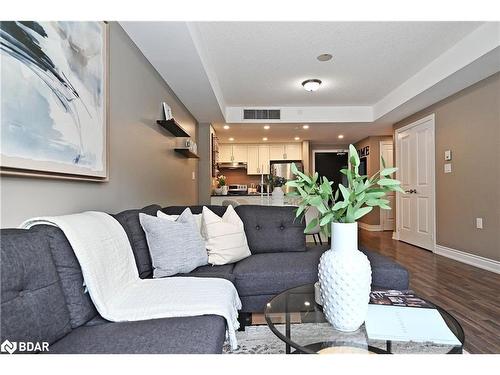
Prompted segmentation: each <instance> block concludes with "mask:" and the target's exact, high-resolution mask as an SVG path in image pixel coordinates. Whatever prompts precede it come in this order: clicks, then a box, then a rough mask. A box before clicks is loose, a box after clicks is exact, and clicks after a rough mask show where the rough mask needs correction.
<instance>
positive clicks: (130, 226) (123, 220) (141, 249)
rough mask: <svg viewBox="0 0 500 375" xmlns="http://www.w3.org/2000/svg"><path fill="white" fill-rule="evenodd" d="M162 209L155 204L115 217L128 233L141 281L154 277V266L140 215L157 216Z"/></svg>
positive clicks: (121, 213) (124, 212)
mask: <svg viewBox="0 0 500 375" xmlns="http://www.w3.org/2000/svg"><path fill="white" fill-rule="evenodd" d="M160 209H161V207H160V206H158V205H156V204H153V205H150V206H146V207H144V208H141V209H136V210H127V211H123V212H120V213H118V214H116V215H113V217H114V218H115V219H116V220H118V222H119V223H120V224H121V225H122V227H123V229H124V230H125V232H126V233H127V237H128V239H129V241H130V245H131V246H132V251H133V252H134V258H135V263H136V265H137V270H138V271H139V277H140V278H141V279H147V278H151V277H153V265H152V263H151V255H150V254H149V247H148V242H147V240H146V234H145V233H144V231H143V229H142V227H141V223H140V222H139V213H144V214H146V215H151V216H156V212H157V211H158V210H160Z"/></svg>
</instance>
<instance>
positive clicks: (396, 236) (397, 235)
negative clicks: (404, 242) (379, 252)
mask: <svg viewBox="0 0 500 375" xmlns="http://www.w3.org/2000/svg"><path fill="white" fill-rule="evenodd" d="M392 239H393V240H397V241H399V232H392Z"/></svg>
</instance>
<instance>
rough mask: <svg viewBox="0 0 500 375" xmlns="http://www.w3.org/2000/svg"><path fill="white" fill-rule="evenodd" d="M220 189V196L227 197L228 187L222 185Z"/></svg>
mask: <svg viewBox="0 0 500 375" xmlns="http://www.w3.org/2000/svg"><path fill="white" fill-rule="evenodd" d="M221 188H222V195H227V193H228V192H229V186H227V185H224V186H222V187H221Z"/></svg>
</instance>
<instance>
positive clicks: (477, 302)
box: [360, 230, 500, 353]
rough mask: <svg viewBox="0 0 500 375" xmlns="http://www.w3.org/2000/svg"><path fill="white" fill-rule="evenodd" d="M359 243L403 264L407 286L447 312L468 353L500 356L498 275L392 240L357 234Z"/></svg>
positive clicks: (384, 235) (384, 234) (385, 234)
mask: <svg viewBox="0 0 500 375" xmlns="http://www.w3.org/2000/svg"><path fill="white" fill-rule="evenodd" d="M360 242H361V244H363V245H365V246H366V247H368V248H370V249H373V250H375V251H377V252H379V253H380V254H383V255H386V256H388V257H390V258H392V259H394V260H395V261H397V262H398V263H400V264H402V265H403V266H404V267H406V268H407V269H408V271H409V272H410V287H411V289H413V290H414V291H415V292H416V293H417V294H419V295H420V296H421V297H424V298H426V299H428V300H429V301H431V302H434V303H436V304H438V305H439V306H441V307H443V308H444V309H446V310H447V311H448V312H450V313H451V314H452V315H453V316H454V317H455V318H456V319H457V320H458V321H459V322H460V324H461V325H462V328H463V329H464V332H465V350H466V351H468V352H469V353H500V275H498V274H496V273H493V272H488V271H485V270H483V269H480V268H476V267H473V266H469V265H467V264H464V263H460V262H457V261H455V260H452V259H449V258H446V257H443V256H440V255H435V254H433V253H432V252H430V251H428V250H424V249H421V248H419V247H416V246H412V245H409V244H406V243H404V242H401V241H395V240H393V239H392V233H391V232H368V231H365V230H361V231H360Z"/></svg>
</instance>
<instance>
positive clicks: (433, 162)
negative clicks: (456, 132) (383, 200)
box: [392, 113, 437, 253]
mask: <svg viewBox="0 0 500 375" xmlns="http://www.w3.org/2000/svg"><path fill="white" fill-rule="evenodd" d="M428 121H431V125H432V130H433V132H432V133H433V135H434V136H433V137H432V150H433V152H432V153H431V155H430V156H431V169H432V176H433V178H432V180H433V185H434V186H433V187H432V190H433V195H434V202H433V203H434V204H433V205H432V215H433V218H434V223H433V228H432V230H433V233H432V238H433V248H432V249H431V251H432V252H433V253H434V252H436V237H437V233H436V115H435V113H431V114H430V115H428V116H425V117H422V118H421V119H419V120H417V121H414V122H412V123H411V124H408V125H405V126H403V127H401V128H398V129H396V131H395V134H394V135H395V136H394V146H395V147H394V148H395V151H396V155H395V156H396V159H395V160H394V165H395V166H396V168H398V170H397V171H396V179H397V180H400V173H401V172H400V170H399V160H400V152H401V150H400V149H399V142H398V139H399V134H400V133H402V132H404V131H406V130H408V129H411V128H414V127H415V126H418V125H421V124H423V123H425V122H428ZM398 194H401V193H399V192H396V229H395V232H394V233H393V235H392V238H393V239H395V240H399V227H400V220H401V210H400V209H399V195H398Z"/></svg>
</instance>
